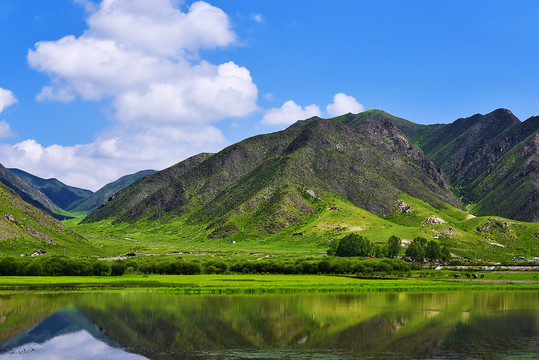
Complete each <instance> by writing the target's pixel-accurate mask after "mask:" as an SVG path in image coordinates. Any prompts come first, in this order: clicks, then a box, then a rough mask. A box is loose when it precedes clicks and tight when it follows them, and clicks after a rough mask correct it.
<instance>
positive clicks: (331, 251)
mask: <svg viewBox="0 0 539 360" xmlns="http://www.w3.org/2000/svg"><path fill="white" fill-rule="evenodd" d="M338 246H339V240H334V239H332V240H331V244H329V248H328V250H327V254H328V255H330V256H335V255H337V247H338Z"/></svg>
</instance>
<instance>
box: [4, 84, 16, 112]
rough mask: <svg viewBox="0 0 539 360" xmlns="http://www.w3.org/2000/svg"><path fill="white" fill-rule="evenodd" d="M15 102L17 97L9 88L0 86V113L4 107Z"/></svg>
mask: <svg viewBox="0 0 539 360" xmlns="http://www.w3.org/2000/svg"><path fill="white" fill-rule="evenodd" d="M16 103H17V98H16V97H15V95H13V93H12V92H11V91H10V90H6V89H2V88H0V113H2V111H4V109H5V108H7V107H8V106H11V105H13V104H16Z"/></svg>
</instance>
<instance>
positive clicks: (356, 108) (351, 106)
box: [326, 93, 363, 116]
mask: <svg viewBox="0 0 539 360" xmlns="http://www.w3.org/2000/svg"><path fill="white" fill-rule="evenodd" d="M326 111H327V113H328V114H329V116H339V115H343V114H347V113H353V114H356V113H360V112H362V111H363V105H361V104H360V103H358V102H357V100H356V99H355V98H354V97H353V96H348V95H346V94H344V93H338V94H336V95H335V96H334V97H333V103H332V104H329V105H328V106H327V107H326Z"/></svg>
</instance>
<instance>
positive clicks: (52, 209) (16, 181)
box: [0, 164, 64, 217]
mask: <svg viewBox="0 0 539 360" xmlns="http://www.w3.org/2000/svg"><path fill="white" fill-rule="evenodd" d="M0 183H1V184H3V185H4V189H8V191H10V192H11V193H12V194H16V195H17V196H18V197H20V198H21V199H23V200H24V201H26V202H28V203H30V204H32V205H33V206H35V207H37V208H39V209H41V210H44V211H46V212H48V213H49V214H51V215H53V216H56V217H60V216H62V217H63V215H60V214H63V213H64V212H63V211H62V209H60V208H59V207H58V206H57V205H56V204H55V203H54V202H53V201H52V200H51V199H49V198H48V197H47V196H46V195H45V194H43V193H42V192H41V191H39V190H37V189H35V188H33V187H32V186H30V185H28V184H27V183H26V182H25V181H23V180H22V179H21V178H19V177H18V176H16V175H15V174H14V173H12V172H11V171H9V170H8V169H6V168H5V167H4V166H3V165H2V164H0Z"/></svg>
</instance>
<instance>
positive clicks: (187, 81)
mask: <svg viewBox="0 0 539 360" xmlns="http://www.w3.org/2000/svg"><path fill="white" fill-rule="evenodd" d="M74 1H75V2H76V3H78V4H80V5H82V6H84V8H85V10H86V11H87V12H88V18H87V24H88V28H87V29H86V31H84V33H83V34H82V35H81V36H79V37H76V36H73V35H66V36H64V37H63V38H61V39H59V40H56V41H40V42H38V43H36V44H35V47H34V48H33V49H30V50H29V51H28V55H27V58H28V63H29V64H30V66H31V67H32V68H34V69H35V70H37V71H40V72H44V73H47V74H49V76H50V83H49V84H47V85H46V86H44V87H43V88H42V90H41V92H40V93H39V94H38V95H37V96H36V99H37V100H39V101H46V100H48V101H61V102H69V101H73V100H74V99H75V98H77V97H79V98H82V99H85V100H101V99H110V100H111V101H110V104H111V106H112V108H113V111H112V113H113V116H112V119H113V120H114V122H113V123H112V124H111V127H110V128H109V129H106V130H103V131H102V132H101V133H100V134H97V138H96V140H95V141H94V142H92V143H90V144H82V145H75V146H61V145H52V146H46V147H44V146H42V145H40V144H39V143H38V142H37V141H35V140H26V141H22V142H20V143H18V144H16V145H13V146H11V145H2V149H1V150H0V151H2V152H3V158H5V160H4V159H3V160H2V161H3V163H5V164H4V165H6V166H13V167H18V168H22V169H24V170H25V171H29V172H31V173H35V174H36V175H38V176H42V177H51V176H54V177H57V178H59V179H61V180H62V181H64V182H66V183H68V184H70V185H75V186H82V187H87V188H90V189H94V190H95V189H96V188H98V187H100V186H102V185H104V184H105V183H106V182H109V181H113V180H116V179H117V178H118V177H120V176H122V175H125V174H126V173H130V172H135V171H138V170H140V169H144V168H154V169H162V168H164V167H166V166H170V165H172V164H174V163H176V162H178V161H180V160H182V159H184V158H186V157H187V156H190V155H194V154H196V153H199V152H202V151H217V150H219V149H220V148H222V147H223V146H224V145H226V144H227V141H226V139H225V137H224V135H223V134H222V132H221V131H220V130H219V129H218V128H216V127H215V126H214V125H212V124H213V123H215V122H217V121H219V120H221V119H224V118H229V117H242V116H246V115H248V114H249V113H251V112H253V111H255V110H257V109H258V108H257V105H256V101H257V96H258V89H257V87H256V85H255V84H254V83H253V81H252V78H251V74H250V72H249V70H248V69H246V68H245V67H242V66H239V65H237V64H235V63H234V62H226V63H223V64H212V63H209V62H207V61H205V60H203V59H200V58H199V55H198V51H199V50H201V49H214V48H217V47H224V46H230V45H234V44H236V43H238V41H237V36H236V34H235V33H234V32H233V31H232V28H231V24H230V20H229V18H228V16H227V14H226V13H224V12H223V11H222V10H221V9H219V8H217V7H214V6H212V5H210V4H208V3H206V2H203V1H198V2H195V3H193V4H191V5H190V6H189V7H188V8H186V9H185V11H183V10H182V9H181V8H180V7H179V6H178V5H177V4H178V3H180V1H178V0H103V1H102V2H101V3H99V4H94V5H96V6H93V5H92V4H93V3H92V2H90V1H87V0H74ZM59 159H61V161H59ZM95 169H99V171H95Z"/></svg>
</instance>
